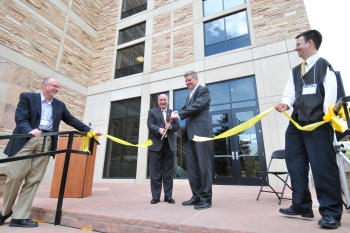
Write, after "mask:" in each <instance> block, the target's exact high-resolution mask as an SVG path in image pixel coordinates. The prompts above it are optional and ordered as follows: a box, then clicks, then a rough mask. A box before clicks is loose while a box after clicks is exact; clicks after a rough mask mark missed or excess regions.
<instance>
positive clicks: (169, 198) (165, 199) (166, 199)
mask: <svg viewBox="0 0 350 233" xmlns="http://www.w3.org/2000/svg"><path fill="white" fill-rule="evenodd" d="M164 201H165V202H168V203H170V204H175V200H174V199H173V198H172V197H165V198H164Z"/></svg>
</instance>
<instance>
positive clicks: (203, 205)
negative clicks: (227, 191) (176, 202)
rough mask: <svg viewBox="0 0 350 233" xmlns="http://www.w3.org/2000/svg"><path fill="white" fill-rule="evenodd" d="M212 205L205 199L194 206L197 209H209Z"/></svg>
mask: <svg viewBox="0 0 350 233" xmlns="http://www.w3.org/2000/svg"><path fill="white" fill-rule="evenodd" d="M210 207H211V204H210V203H208V202H204V201H201V202H199V203H198V204H197V205H195V206H194V208H195V209H196V210H203V209H207V208H210Z"/></svg>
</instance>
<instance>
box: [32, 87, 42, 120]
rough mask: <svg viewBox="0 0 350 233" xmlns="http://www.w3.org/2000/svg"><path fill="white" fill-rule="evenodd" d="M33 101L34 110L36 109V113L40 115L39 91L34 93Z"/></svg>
mask: <svg viewBox="0 0 350 233" xmlns="http://www.w3.org/2000/svg"><path fill="white" fill-rule="evenodd" d="M34 101H35V107H36V110H37V111H38V114H39V116H40V117H41V96H40V93H38V94H36V95H35V98H34Z"/></svg>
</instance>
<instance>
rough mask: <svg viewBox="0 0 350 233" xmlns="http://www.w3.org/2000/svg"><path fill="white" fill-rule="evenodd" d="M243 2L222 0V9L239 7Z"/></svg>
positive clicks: (240, 0) (239, 0)
mask: <svg viewBox="0 0 350 233" xmlns="http://www.w3.org/2000/svg"><path fill="white" fill-rule="evenodd" d="M244 3H245V1H244V0H224V9H225V10H227V9H229V8H232V7H235V6H239V5H242V4H244Z"/></svg>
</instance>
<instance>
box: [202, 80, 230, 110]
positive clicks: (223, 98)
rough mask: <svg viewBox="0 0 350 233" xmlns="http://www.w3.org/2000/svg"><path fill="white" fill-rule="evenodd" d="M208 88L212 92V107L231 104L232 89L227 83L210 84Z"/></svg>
mask: <svg viewBox="0 0 350 233" xmlns="http://www.w3.org/2000/svg"><path fill="white" fill-rule="evenodd" d="M207 87H208V89H209V91H210V96H211V103H210V105H216V104H224V103H229V102H230V87H229V86H228V85H227V83H226V82H221V83H214V84H208V85H207Z"/></svg>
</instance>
